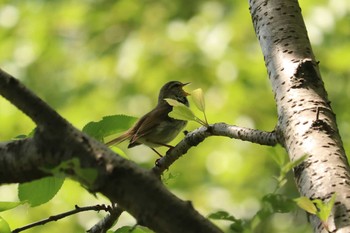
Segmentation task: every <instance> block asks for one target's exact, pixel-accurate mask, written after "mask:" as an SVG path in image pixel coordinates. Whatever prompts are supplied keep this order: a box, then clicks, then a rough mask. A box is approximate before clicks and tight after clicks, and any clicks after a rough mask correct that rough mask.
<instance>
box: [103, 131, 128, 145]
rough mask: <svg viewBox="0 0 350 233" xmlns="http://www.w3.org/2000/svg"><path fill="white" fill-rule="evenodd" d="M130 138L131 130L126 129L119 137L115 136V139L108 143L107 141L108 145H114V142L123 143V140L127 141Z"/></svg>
mask: <svg viewBox="0 0 350 233" xmlns="http://www.w3.org/2000/svg"><path fill="white" fill-rule="evenodd" d="M129 138H130V133H129V131H126V132H125V133H123V134H122V135H120V136H119V137H117V138H115V139H113V140H111V141H109V142H107V143H106V146H112V145H114V144H118V143H121V142H123V141H125V140H127V139H129Z"/></svg>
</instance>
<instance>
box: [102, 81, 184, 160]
mask: <svg viewBox="0 0 350 233" xmlns="http://www.w3.org/2000/svg"><path fill="white" fill-rule="evenodd" d="M187 84H189V83H181V82H178V81H171V82H168V83H166V84H165V85H164V86H163V87H162V88H161V89H160V92H159V96H158V104H157V106H156V107H155V108H154V109H153V110H152V111H150V112H149V113H147V114H146V115H144V116H143V117H141V118H140V119H139V120H138V121H137V122H136V124H135V125H134V126H133V127H131V128H130V129H129V130H127V131H126V132H124V133H123V134H122V135H120V136H119V137H117V138H115V139H113V140H112V141H110V142H107V143H106V145H107V146H111V145H113V144H116V143H120V142H123V141H125V140H130V142H129V146H128V148H131V147H134V146H138V145H140V144H144V145H146V146H148V147H150V148H151V149H152V150H153V151H154V152H156V153H157V154H158V155H159V156H160V157H162V155H161V154H160V153H159V152H158V151H156V150H155V149H154V147H159V146H166V147H169V148H172V146H170V145H168V144H167V143H169V142H170V141H172V140H173V139H174V138H175V137H176V136H177V135H178V134H179V133H180V131H181V130H182V129H183V128H184V127H185V126H186V124H187V121H183V120H175V119H173V118H171V117H169V116H168V113H169V112H171V111H172V109H173V107H172V106H170V105H169V104H168V102H166V101H165V100H164V99H166V98H169V99H174V100H177V101H178V102H181V103H183V104H185V105H186V106H189V103H188V100H187V96H188V95H189V94H188V93H187V92H185V91H184V90H183V89H182V88H183V87H184V86H186V85H187Z"/></svg>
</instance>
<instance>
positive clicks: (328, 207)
mask: <svg viewBox="0 0 350 233" xmlns="http://www.w3.org/2000/svg"><path fill="white" fill-rule="evenodd" d="M335 198H336V194H335V193H334V194H333V195H332V197H331V198H330V199H329V201H328V202H326V203H324V202H322V201H321V200H317V199H316V200H313V202H314V203H315V204H316V206H317V208H318V212H317V213H316V215H317V217H319V218H320V219H321V221H322V222H326V221H327V220H328V218H329V215H330V214H331V211H332V209H333V206H334V202H335Z"/></svg>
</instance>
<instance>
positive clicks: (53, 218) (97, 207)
mask: <svg viewBox="0 0 350 233" xmlns="http://www.w3.org/2000/svg"><path fill="white" fill-rule="evenodd" d="M91 210H93V211H101V210H104V211H108V212H110V211H111V207H110V206H106V205H95V206H86V207H79V206H77V205H76V206H75V209H74V210H70V211H67V212H65V213H61V214H58V215H53V216H50V217H48V218H47V219H43V220H40V221H38V222H34V223H31V224H28V225H26V226H24V227H20V228H17V229H15V230H13V231H12V233H18V232H21V231H24V230H28V229H30V228H33V227H36V226H41V225H44V224H46V223H49V222H53V221H58V220H60V219H62V218H65V217H68V216H70V215H73V214H77V213H80V212H84V211H91Z"/></svg>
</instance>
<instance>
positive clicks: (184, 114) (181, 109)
mask: <svg viewBox="0 0 350 233" xmlns="http://www.w3.org/2000/svg"><path fill="white" fill-rule="evenodd" d="M164 100H165V101H167V102H168V104H170V105H171V106H173V110H172V111H171V112H169V114H168V116H169V117H171V118H174V119H177V120H183V121H195V122H198V123H199V124H201V125H207V124H206V123H205V122H204V121H202V120H201V119H199V118H198V117H196V116H195V115H194V113H193V112H192V111H191V109H190V108H189V107H187V106H186V105H184V104H183V103H180V102H178V101H177V100H174V99H164Z"/></svg>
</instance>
